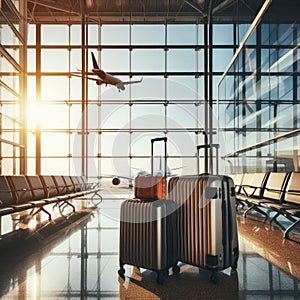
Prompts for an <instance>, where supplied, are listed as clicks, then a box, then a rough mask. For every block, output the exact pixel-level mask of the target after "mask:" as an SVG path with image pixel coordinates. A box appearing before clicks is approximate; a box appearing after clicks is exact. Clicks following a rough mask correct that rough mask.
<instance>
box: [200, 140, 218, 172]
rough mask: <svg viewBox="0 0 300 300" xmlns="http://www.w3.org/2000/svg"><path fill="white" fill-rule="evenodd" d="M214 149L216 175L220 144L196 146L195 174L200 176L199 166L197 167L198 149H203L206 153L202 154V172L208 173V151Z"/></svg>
mask: <svg viewBox="0 0 300 300" xmlns="http://www.w3.org/2000/svg"><path fill="white" fill-rule="evenodd" d="M213 148H215V149H216V162H217V164H216V169H217V173H218V170H219V163H218V160H219V148H220V144H206V145H198V146H197V172H198V174H200V165H199V152H200V149H205V150H206V151H205V152H204V172H205V173H208V151H207V150H208V149H213ZM210 155H212V152H211V153H210Z"/></svg>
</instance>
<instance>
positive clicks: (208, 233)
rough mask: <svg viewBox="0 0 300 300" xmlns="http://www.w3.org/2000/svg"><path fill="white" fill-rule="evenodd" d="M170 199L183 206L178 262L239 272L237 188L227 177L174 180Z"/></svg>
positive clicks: (179, 214) (170, 188)
mask: <svg viewBox="0 0 300 300" xmlns="http://www.w3.org/2000/svg"><path fill="white" fill-rule="evenodd" d="M169 199H171V200H174V201H176V203H177V205H178V206H179V208H178V210H177V212H178V213H177V218H178V260H179V261H181V262H184V263H188V264H191V265H195V266H198V267H200V268H205V269H210V270H212V271H213V272H212V276H211V280H212V281H213V282H216V281H217V271H219V270H223V269H226V268H228V267H230V266H231V267H232V269H236V268H237V261H238V255H239V249H238V236H237V224H236V217H235V193H234V184H233V181H232V179H231V178H229V177H227V176H217V175H216V176H214V175H199V176H182V177H172V178H171V179H170V181H169Z"/></svg>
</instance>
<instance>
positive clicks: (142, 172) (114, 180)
mask: <svg viewBox="0 0 300 300" xmlns="http://www.w3.org/2000/svg"><path fill="white" fill-rule="evenodd" d="M182 168H183V167H177V168H172V169H170V168H169V167H168V166H167V174H166V175H167V177H173V176H177V175H178V174H174V173H173V171H174V170H178V169H182ZM132 169H135V170H138V172H137V174H136V176H138V175H141V176H147V175H150V172H148V171H146V170H142V169H140V168H134V167H132ZM164 174H165V172H164V171H163V170H162V158H160V161H159V170H157V171H154V173H153V175H154V176H164ZM99 178H100V179H101V178H112V184H113V185H119V184H120V183H121V180H122V181H124V180H128V188H130V189H132V188H133V183H134V178H135V177H127V176H119V175H102V176H99Z"/></svg>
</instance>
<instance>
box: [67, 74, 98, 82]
mask: <svg viewBox="0 0 300 300" xmlns="http://www.w3.org/2000/svg"><path fill="white" fill-rule="evenodd" d="M87 74H89V75H95V74H94V73H91V72H88V73H87ZM71 75H72V76H75V77H82V76H81V75H80V74H79V73H71ZM85 78H87V79H89V80H94V81H99V80H102V79H101V78H94V77H90V76H85Z"/></svg>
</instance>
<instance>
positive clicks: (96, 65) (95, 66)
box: [92, 52, 99, 70]
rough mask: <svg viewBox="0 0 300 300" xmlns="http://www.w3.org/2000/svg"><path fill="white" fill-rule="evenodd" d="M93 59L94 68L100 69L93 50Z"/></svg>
mask: <svg viewBox="0 0 300 300" xmlns="http://www.w3.org/2000/svg"><path fill="white" fill-rule="evenodd" d="M92 60H93V68H94V69H97V70H99V66H98V63H97V60H96V58H95V55H94V53H93V52H92Z"/></svg>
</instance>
